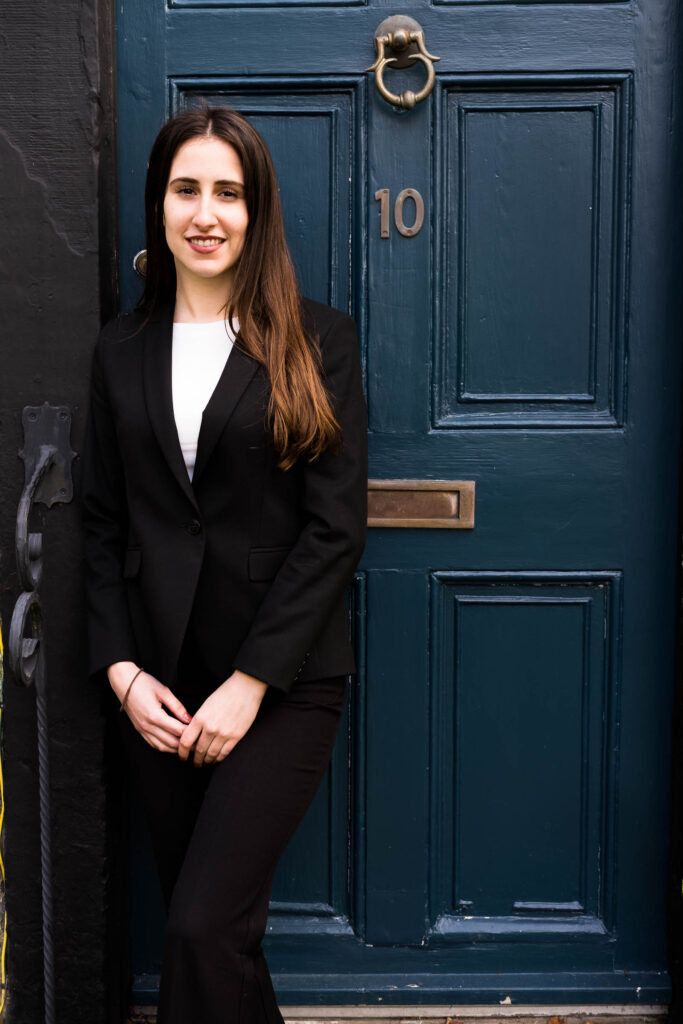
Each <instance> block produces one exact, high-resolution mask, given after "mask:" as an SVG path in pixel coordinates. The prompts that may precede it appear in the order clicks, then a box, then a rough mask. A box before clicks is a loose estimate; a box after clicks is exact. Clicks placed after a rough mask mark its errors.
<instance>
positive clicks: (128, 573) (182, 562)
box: [82, 299, 368, 690]
mask: <svg viewBox="0 0 683 1024" xmlns="http://www.w3.org/2000/svg"><path fill="white" fill-rule="evenodd" d="M303 310H304V319H305V323H306V326H307V328H308V329H309V331H311V332H312V333H313V334H314V335H315V336H317V337H318V338H319V341H320V344H321V346H322V357H323V365H324V382H325V385H326V387H327V389H328V391H329V393H330V396H331V399H332V402H333V407H334V410H335V414H336V417H337V419H338V421H339V423H340V424H341V427H342V430H343V436H344V440H343V446H342V449H341V451H340V452H337V453H333V452H331V451H330V450H329V449H328V450H327V451H326V452H324V453H323V455H322V456H321V457H320V458H319V459H317V460H316V461H314V462H311V463H309V462H307V461H306V460H305V459H304V460H302V459H299V460H298V462H297V463H296V464H295V466H293V467H292V468H291V469H290V470H288V471H283V470H280V469H278V468H277V465H276V461H277V456H276V453H275V450H274V447H273V445H272V440H271V435H270V432H269V431H268V430H267V428H266V426H265V423H264V414H265V410H266V403H267V400H268V393H269V382H268V378H267V374H266V372H265V370H264V369H263V367H261V366H260V365H259V364H258V363H257V362H256V360H254V359H252V358H251V357H249V356H247V355H245V354H244V353H243V352H242V351H241V350H240V349H239V348H237V347H236V346H233V348H232V351H231V353H230V355H229V357H228V361H227V363H226V365H225V369H224V371H223V373H222V375H221V377H220V380H219V382H218V385H217V387H216V390H215V391H214V393H213V395H212V397H211V399H210V401H209V403H208V405H207V407H206V409H205V410H204V414H203V418H202V424H201V430H200V433H199V442H198V450H197V461H196V465H195V470H194V476H193V480H192V481H190V478H189V476H188V473H187V469H186V467H185V463H184V461H183V456H182V452H181V449H180V443H179V441H178V434H177V431H176V426H175V419H174V415H173V404H172V392H171V353H172V324H173V307H172V305H170V306H167V307H164V308H162V309H161V310H160V311H159V312H158V313H157V314H156V315H155V316H154V318H153V319H152V320H151V321H149V322H148V323H147V324H146V325H145V326H144V327H142V328H141V329H140V325H141V324H142V317H141V316H140V314H135V313H132V314H129V315H128V316H122V317H119V318H117V319H115V320H112V321H111V322H110V323H108V324H107V325H106V326H105V327H104V328H103V329H102V331H101V332H100V336H99V338H98V341H97V345H96V348H95V352H94V356H93V363H92V377H91V397H90V411H89V421H88V430H87V435H86V443H85V448H84V457H83V478H82V508H83V525H84V530H85V553H86V580H87V607H88V632H89V652H90V653H89V668H90V672H91V674H92V673H96V672H99V671H101V670H103V669H105V668H106V666H108V665H110V664H111V663H112V662H115V661H135V662H137V663H138V664H139V665H142V666H144V668H145V670H146V671H148V672H151V673H152V674H154V675H156V676H157V678H159V679H161V681H162V682H164V683H166V684H167V685H169V686H172V685H173V684H174V683H175V681H176V672H177V664H178V656H179V653H180V649H181V646H182V642H183V638H184V636H185V633H186V631H187V629H188V627H189V628H191V629H192V630H193V632H194V635H195V637H196V639H197V641H198V642H199V644H200V645H201V649H202V651H203V654H204V657H205V660H206V662H207V665H208V667H209V668H210V669H211V670H212V672H215V674H216V675H217V676H219V677H221V678H224V679H227V678H228V676H229V675H230V674H231V672H232V671H233V669H241V670H242V671H243V672H247V673H248V674H249V675H252V676H256V678H258V679H261V680H263V681H264V682H266V683H269V684H270V685H272V686H275V687H278V688H279V689H281V690H288V689H289V688H290V687H291V685H292V683H293V682H294V680H295V679H296V678H301V679H308V678H315V677H318V676H330V675H344V674H347V673H351V672H355V671H356V664H355V661H354V656H353V652H352V648H351V645H350V641H349V625H348V614H347V610H346V599H345V591H346V588H347V586H348V585H349V584H350V582H351V581H352V578H353V573H354V570H355V568H356V566H357V564H358V561H359V559H360V557H361V554H362V553H363V549H364V546H365V538H366V528H367V476H368V470H367V410H366V406H365V399H364V397H363V387H362V377H361V365H360V357H359V352H358V344H357V339H356V329H355V324H354V322H353V320H352V319H351V317H349V316H347V315H346V314H344V313H340V312H338V311H337V310H334V309H331V308H329V307H328V306H323V305H320V304H319V303H317V302H312V301H311V300H309V299H304V300H303ZM190 623H191V626H190Z"/></svg>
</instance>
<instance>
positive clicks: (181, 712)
mask: <svg viewBox="0 0 683 1024" xmlns="http://www.w3.org/2000/svg"><path fill="white" fill-rule="evenodd" d="M135 671H137V666H136V665H135V664H134V663H133V662H117V663H116V664H114V665H110V666H109V669H108V670H107V675H108V677H109V682H110V684H111V687H112V689H113V690H114V692H115V693H116V695H117V697H118V698H119V700H121V699H122V696H123V694H124V693H125V692H126V689H127V681H128V680H130V678H131V677H132V675H133V673H134V672H135ZM267 689H268V684H267V683H264V682H261V680H260V679H256V678H255V677H254V676H250V675H247V673H246V672H240V671H239V669H236V670H235V671H234V672H233V673H232V675H231V676H229V677H228V679H226V680H225V682H224V683H221V685H220V686H219V687H218V688H217V689H216V690H214V691H213V693H211V694H209V696H208V697H207V698H206V700H205V701H204V703H203V704H202V705H201V706H200V707H199V708H198V710H197V712H196V714H195V715H190V713H189V712H188V710H187V708H185V707H184V706H183V704H182V703H181V701H180V700H178V698H177V697H176V696H175V694H174V693H173V692H172V691H171V690H170V689H169V688H168V687H167V686H164V684H163V683H161V682H160V681H159V680H158V679H155V677H154V676H152V675H150V674H149V673H148V672H141V673H140V675H139V677H138V678H137V679H136V680H135V683H134V684H133V687H132V689H131V691H130V694H129V697H128V700H127V702H126V713H127V714H128V717H129V718H130V720H131V722H132V723H133V725H134V726H135V728H136V729H137V731H138V732H139V733H140V735H141V736H142V737H143V739H145V740H146V741H147V743H149V745H150V746H152V747H154V748H155V749H157V750H162V751H165V752H167V753H173V754H176V753H177V754H178V756H179V757H180V758H181V759H182V760H183V761H187V759H188V757H189V755H190V752H191V751H192V750H193V749H194V759H193V760H194V764H195V766H197V767H199V766H200V765H202V764H213V763H215V762H217V761H222V760H224V758H226V757H227V756H228V754H229V753H230V751H231V750H232V749H233V747H235V745H236V744H237V743H239V741H240V740H241V739H242V737H243V736H244V735H245V733H246V732H247V731H248V729H249V728H250V726H251V724H252V723H253V721H254V719H255V718H256V715H257V713H258V709H259V707H260V704H261V701H262V700H263V697H264V695H265V692H266V690H267ZM162 705H163V706H162ZM164 708H167V709H168V711H166V710H164ZM169 712H170V713H169Z"/></svg>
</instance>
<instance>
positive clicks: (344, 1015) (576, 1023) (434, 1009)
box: [128, 1004, 668, 1024]
mask: <svg viewBox="0 0 683 1024" xmlns="http://www.w3.org/2000/svg"><path fill="white" fill-rule="evenodd" d="M280 1009H281V1010H282V1016H283V1017H284V1018H285V1024H513V1022H514V1024H664V1022H665V1021H666V1020H667V1018H668V1007H667V1006H664V1005H661V1004H655V1005H646V1006H637V1005H632V1004H613V1005H609V1004H605V1005H599V1006H571V1005H570V1006H567V1005H562V1006H540V1005H539V1006H532V1005H529V1006H524V1005H521V1004H520V1005H518V1006H512V1005H508V1006H505V1005H498V1006H493V1005H490V1004H489V1005H484V1006H361V1005H357V1006H281V1007H280ZM128 1024H156V1011H155V1009H154V1008H153V1007H146V1006H136V1007H133V1008H132V1009H131V1011H130V1016H129V1018H128Z"/></svg>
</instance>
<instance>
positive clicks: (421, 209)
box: [375, 188, 425, 238]
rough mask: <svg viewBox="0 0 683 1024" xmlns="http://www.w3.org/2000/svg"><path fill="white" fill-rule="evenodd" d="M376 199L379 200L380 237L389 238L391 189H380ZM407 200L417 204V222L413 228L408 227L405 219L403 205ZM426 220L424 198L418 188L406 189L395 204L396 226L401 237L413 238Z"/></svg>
mask: <svg viewBox="0 0 683 1024" xmlns="http://www.w3.org/2000/svg"><path fill="white" fill-rule="evenodd" d="M375 199H378V200H379V237H380V238H388V237H389V189H388V188H378V189H377V191H376V192H375ZM406 199H412V200H413V202H414V203H415V220H414V221H413V224H412V227H408V226H407V225H406V223H405V221H404V219H403V204H404V203H405V201H406ZM424 219H425V204H424V200H423V199H422V196H421V195H420V193H419V192H418V191H417V189H416V188H404V189H403V191H402V192H399V194H398V195H397V196H396V202H395V203H394V224H395V225H396V230H397V231H398V233H399V234H400V235H404V236H405V237H406V238H413V237H414V236H415V235H416V234H417V233H418V231H419V230H420V228H421V227H422V223H423V221H424Z"/></svg>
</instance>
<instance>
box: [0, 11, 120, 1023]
mask: <svg viewBox="0 0 683 1024" xmlns="http://www.w3.org/2000/svg"><path fill="white" fill-rule="evenodd" d="M112 20H113V11H112V9H111V4H110V3H109V0H76V2H72V3H55V0H30V2H27V0H3V2H2V4H1V5H0V169H1V180H2V187H1V189H0V240H1V244H0V346H1V347H0V352H1V363H0V480H1V481H2V486H1V487H0V612H1V614H2V623H3V637H4V640H5V643H7V639H8V634H9V622H10V617H11V612H12V607H13V604H14V601H15V599H16V597H17V595H18V593H19V586H18V581H17V576H16V571H15V565H14V521H15V517H16V507H17V503H18V500H19V496H20V493H21V489H22V486H23V462H21V460H20V459H19V458H18V457H17V451H18V449H19V448H20V447H21V445H22V433H21V411H22V408H23V407H24V406H25V405H38V404H41V403H43V402H45V401H48V402H50V403H52V404H65V405H68V406H70V407H71V410H72V414H73V430H72V440H71V444H72V448H73V449H74V450H75V451H76V452H79V451H80V450H81V448H82V434H83V427H84V408H85V402H86V397H87V386H88V374H89V362H90V352H91V349H92V346H93V343H94V340H95V337H96V334H97V331H98V328H99V324H100V321H101V320H102V319H105V318H107V317H108V316H109V315H111V311H112V308H113V305H114V303H115V284H116V282H115V279H114V273H115V271H114V267H115V256H116V253H115V245H114V243H113V232H114V230H115V224H116V215H115V209H114V196H115V173H114V172H115V169H114V139H113V136H114V132H113V123H114V116H113V92H112V83H113V70H112V54H113V28H112ZM78 471H79V465H78V460H77V461H76V463H75V464H74V472H75V474H76V475H77V474H78ZM34 516H35V518H34V520H33V523H34V527H33V528H34V529H42V530H43V531H44V556H45V569H44V574H43V580H44V582H43V585H42V586H41V593H42V599H43V608H44V622H45V632H46V636H45V643H46V651H47V658H48V686H49V707H50V712H49V713H50V740H51V748H50V756H51V761H52V764H51V768H52V799H53V827H54V832H53V835H54V838H53V844H54V887H55V902H56V906H55V910H56V928H55V939H56V947H57V999H58V1021H59V1022H60V1024H61V1022H64V1024H66V1022H68V1024H81V1022H83V1024H86V1022H87V1024H98V1022H100V1021H105V1020H106V1021H120V1020H121V1019H122V1010H121V1009H120V1006H119V1000H118V989H119V980H118V977H117V972H118V971H119V970H120V967H119V966H118V965H119V964H120V962H121V953H122V950H121V942H120V937H119V936H118V935H117V934H116V923H117V914H116V913H112V914H106V913H105V911H106V905H107V903H111V904H112V906H113V907H114V908H116V907H118V906H119V905H120V901H119V900H118V896H117V894H116V893H112V888H111V884H110V882H109V881H108V880H109V879H110V878H111V877H112V867H113V866H115V865H113V864H112V861H111V858H108V857H107V856H106V851H107V849H109V848H112V849H116V847H117V845H120V844H117V843H116V841H115V839H116V836H115V834H116V832H117V829H118V823H119V813H118V810H117V807H116V806H110V807H109V808H108V807H107V806H106V805H105V794H107V793H110V795H109V796H107V798H106V799H107V800H110V801H112V800H113V801H114V803H115V802H116V793H117V786H116V778H113V779H112V780H111V781H112V785H111V787H109V786H108V785H105V782H106V778H105V765H106V764H109V763H111V760H112V759H111V758H108V757H107V756H106V749H105V729H104V723H103V720H102V715H101V709H100V695H99V694H98V692H97V691H96V689H95V688H94V687H93V685H92V684H91V683H89V681H88V679H87V677H86V674H85V671H84V622H83V608H82V593H81V587H82V583H81V549H80V535H79V526H78V509H77V505H76V503H75V502H74V503H72V504H70V505H58V506H55V507H53V508H52V509H51V510H48V509H47V508H45V506H39V507H38V510H37V511H36V512H35V513H34ZM2 751H3V752H2V759H3V767H4V773H5V801H6V816H5V824H4V829H3V834H4V850H5V868H6V877H7V889H6V898H7V908H8V917H9V922H8V936H9V938H8V965H9V971H8V976H9V1002H8V1021H9V1022H10V1024H34V1022H35V1024H38V1022H40V1021H41V1020H42V1019H43V1005H42V947H41V908H40V885H39V878H40V875H39V869H40V861H39V835H38V802H37V747H36V727H35V695H34V692H33V691H32V690H24V689H23V688H20V687H19V686H17V684H16V683H15V682H14V680H13V678H12V676H11V674H10V672H9V669H8V664H7V659H6V661H5V688H4V714H3V737H2ZM112 833H113V834H112ZM112 929H114V930H113V931H112ZM124 953H125V951H124ZM107 1006H108V1007H109V1009H105V1008H106V1007H107Z"/></svg>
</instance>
